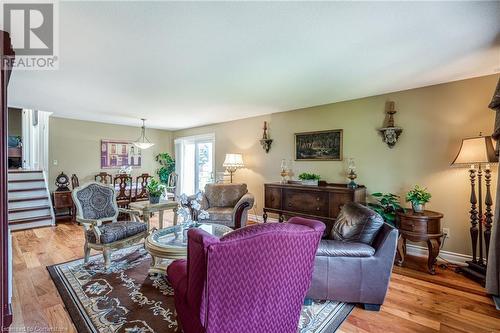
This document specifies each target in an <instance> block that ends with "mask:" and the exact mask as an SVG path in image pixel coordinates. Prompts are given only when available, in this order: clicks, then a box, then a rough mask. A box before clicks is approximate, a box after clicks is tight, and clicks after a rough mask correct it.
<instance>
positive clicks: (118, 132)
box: [49, 117, 172, 186]
mask: <svg viewBox="0 0 500 333" xmlns="http://www.w3.org/2000/svg"><path fill="white" fill-rule="evenodd" d="M49 126H50V131H49V133H50V134H49V136H50V137H49V175H50V178H49V183H50V184H51V185H52V186H54V185H53V183H54V181H55V178H56V176H57V175H58V174H59V173H60V172H61V171H64V173H66V174H67V175H68V176H69V177H71V175H72V174H73V173H75V174H76V175H77V176H78V178H79V179H80V183H82V182H87V181H91V180H94V175H95V174H96V173H99V172H100V171H101V159H100V152H101V150H100V142H101V139H119V140H131V141H133V140H135V139H137V137H138V136H139V134H140V128H139V127H130V126H120V125H112V124H103V123H97V122H90V121H81V120H71V119H64V118H54V117H51V118H50V125H49ZM146 135H147V136H148V137H149V139H150V140H151V141H152V142H154V143H155V145H154V146H153V147H152V148H150V149H146V150H143V151H142V167H141V168H135V169H134V171H133V175H138V174H141V173H143V172H148V173H150V174H154V175H156V174H155V170H156V168H157V167H158V163H157V162H156V161H155V160H154V157H155V156H156V155H157V154H158V153H160V152H169V153H172V133H171V132H168V131H161V130H153V129H147V130H146ZM54 160H57V161H58V165H54V164H53V162H54ZM106 170H107V171H108V172H110V173H115V172H116V171H117V169H106Z"/></svg>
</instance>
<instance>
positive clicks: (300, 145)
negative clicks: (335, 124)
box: [295, 129, 342, 161]
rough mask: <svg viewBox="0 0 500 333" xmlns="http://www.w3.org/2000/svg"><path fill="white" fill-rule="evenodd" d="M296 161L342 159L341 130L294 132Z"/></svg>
mask: <svg viewBox="0 0 500 333" xmlns="http://www.w3.org/2000/svg"><path fill="white" fill-rule="evenodd" d="M295 160H296V161H342V130H341V129H338V130H328V131H318V132H306V133H295Z"/></svg>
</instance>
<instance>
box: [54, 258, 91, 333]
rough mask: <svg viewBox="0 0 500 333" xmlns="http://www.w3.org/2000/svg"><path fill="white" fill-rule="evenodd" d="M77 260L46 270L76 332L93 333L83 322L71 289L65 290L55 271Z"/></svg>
mask: <svg viewBox="0 0 500 333" xmlns="http://www.w3.org/2000/svg"><path fill="white" fill-rule="evenodd" d="M77 260H83V259H77ZM77 260H70V261H67V262H64V263H60V264H55V265H50V266H47V270H48V271H49V275H50V277H51V278H52V280H53V282H54V284H55V285H56V288H57V291H58V292H59V295H60V296H61V298H62V300H63V302H64V306H65V307H66V310H67V311H68V313H69V316H70V318H71V320H72V321H73V324H74V325H75V327H76V331H77V332H79V333H94V332H93V331H92V330H91V329H90V328H89V325H88V324H87V323H86V321H85V319H84V318H85V316H83V315H82V314H81V313H80V312H81V311H80V310H79V306H78V305H77V304H76V301H78V299H77V300H76V301H75V300H74V298H73V297H72V296H71V294H70V290H71V288H67V287H66V285H65V283H64V281H63V279H62V278H61V277H60V276H59V273H58V271H57V266H59V265H64V264H67V263H70V262H73V261H77Z"/></svg>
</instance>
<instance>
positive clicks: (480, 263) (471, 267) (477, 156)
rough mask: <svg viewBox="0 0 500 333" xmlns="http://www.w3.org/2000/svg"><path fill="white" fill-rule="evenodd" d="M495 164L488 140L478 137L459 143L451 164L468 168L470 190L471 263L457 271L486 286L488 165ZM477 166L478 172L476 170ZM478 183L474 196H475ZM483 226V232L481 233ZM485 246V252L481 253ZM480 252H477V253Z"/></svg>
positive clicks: (489, 213)
mask: <svg viewBox="0 0 500 333" xmlns="http://www.w3.org/2000/svg"><path fill="white" fill-rule="evenodd" d="M496 162H498V157H497V156H496V154H495V149H494V148H493V141H492V139H491V136H482V135H481V133H479V136H477V137H473V138H466V139H463V140H462V145H461V146H460V150H459V152H458V154H457V157H456V158H455V160H454V161H453V163H452V165H457V166H464V165H467V166H470V168H469V178H470V186H471V194H470V204H471V209H470V211H469V213H470V222H471V227H470V235H471V241H472V260H470V261H467V266H466V267H461V268H459V270H458V271H459V272H461V273H463V274H464V275H466V276H468V277H469V278H471V279H473V280H475V281H477V282H479V283H481V284H482V285H483V286H484V284H485V278H486V264H487V263H486V260H487V258H488V251H489V248H490V236H491V226H492V223H493V213H492V211H491V206H492V204H493V201H492V199H491V191H490V186H491V170H490V163H496ZM476 166H477V168H476ZM483 172H484V180H485V184H486V195H485V198H484V206H485V209H484V212H483ZM476 179H477V196H476ZM483 224H484V231H483ZM483 243H484V250H485V251H484V252H483ZM478 250H479V251H478Z"/></svg>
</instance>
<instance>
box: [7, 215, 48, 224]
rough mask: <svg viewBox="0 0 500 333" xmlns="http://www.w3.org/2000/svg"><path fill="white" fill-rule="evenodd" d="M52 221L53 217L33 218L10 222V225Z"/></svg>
mask: <svg viewBox="0 0 500 333" xmlns="http://www.w3.org/2000/svg"><path fill="white" fill-rule="evenodd" d="M50 219H52V216H50V215H44V216H38V217H33V218H28V219H16V220H9V224H19V223H29V222H35V221H42V220H50Z"/></svg>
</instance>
